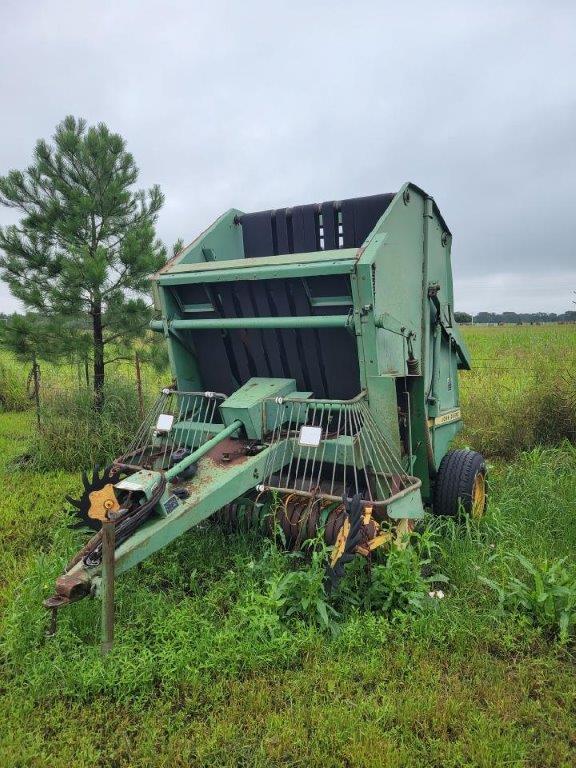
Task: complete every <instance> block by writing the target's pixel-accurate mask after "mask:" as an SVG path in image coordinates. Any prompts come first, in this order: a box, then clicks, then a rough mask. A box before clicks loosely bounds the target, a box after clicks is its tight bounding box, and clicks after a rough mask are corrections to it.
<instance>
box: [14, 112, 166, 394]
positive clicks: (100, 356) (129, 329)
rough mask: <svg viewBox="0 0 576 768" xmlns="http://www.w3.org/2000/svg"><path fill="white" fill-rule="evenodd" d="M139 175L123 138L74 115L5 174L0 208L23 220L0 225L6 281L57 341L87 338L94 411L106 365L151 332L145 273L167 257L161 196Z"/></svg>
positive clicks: (66, 342) (64, 344)
mask: <svg viewBox="0 0 576 768" xmlns="http://www.w3.org/2000/svg"><path fill="white" fill-rule="evenodd" d="M137 179H138V168H137V166H136V164H135V162H134V158H133V157H132V155H131V154H130V153H129V152H128V151H127V150H126V142H125V141H124V139H123V138H122V137H121V136H119V135H118V134H116V133H111V132H110V130H109V129H108V128H107V127H106V125H104V124H103V123H99V124H98V125H97V126H92V127H88V126H87V125H86V121H85V120H82V119H76V118H74V117H70V116H69V117H67V118H66V119H65V120H64V121H63V122H62V123H60V124H59V125H58V126H57V128H56V132H55V134H54V136H53V142H52V143H49V142H47V141H45V140H40V141H38V142H37V144H36V148H35V151H34V160H33V163H32V165H30V166H29V167H28V168H26V170H24V171H17V170H13V171H10V173H8V175H7V176H4V177H0V203H2V204H3V205H5V206H8V207H10V208H14V209H16V210H18V211H20V212H21V213H22V214H23V217H22V219H21V220H20V223H19V224H18V225H13V226H8V227H5V228H0V249H1V250H2V251H3V255H1V256H0V267H1V268H2V272H1V275H2V278H3V279H4V280H6V281H7V283H8V285H9V286H10V290H11V292H12V294H13V295H14V296H15V297H16V298H18V299H20V301H22V303H23V304H24V306H25V307H26V309H29V310H32V311H36V312H37V313H39V315H40V316H42V317H43V318H45V319H46V320H47V321H48V322H49V323H50V326H51V328H55V327H56V328H57V329H58V335H59V340H56V341H55V343H56V344H57V345H60V346H61V347H62V348H66V347H67V348H70V346H71V345H72V346H73V345H74V344H75V342H76V341H77V342H78V344H79V345H80V343H82V342H83V340H85V337H86V334H87V333H88V334H89V336H90V338H91V357H92V363H93V372H94V376H93V384H94V401H95V406H96V407H97V408H98V409H100V408H101V406H102V402H103V391H104V376H105V367H106V365H107V364H108V363H110V362H112V361H113V360H114V359H117V358H118V355H119V354H121V353H119V352H118V350H119V349H120V350H121V349H122V348H125V347H126V346H129V345H130V344H131V341H132V340H133V339H134V338H135V337H136V336H138V335H140V334H141V333H142V330H143V329H144V328H145V327H146V325H147V323H148V320H149V318H150V307H149V301H148V299H147V295H146V294H147V293H148V289H149V281H148V277H149V275H150V274H151V273H153V272H155V271H156V270H157V269H159V268H160V266H161V265H162V264H163V263H164V261H165V258H166V254H165V250H164V248H163V246H162V244H161V243H160V241H159V240H158V239H157V238H156V233H155V224H156V221H157V216H158V212H159V210H160V208H161V207H162V204H163V202H164V197H163V195H162V193H161V191H160V188H159V187H158V186H153V187H152V188H151V189H149V190H147V191H143V190H137V189H135V187H134V185H135V184H136V181H137ZM109 350H114V351H112V352H109Z"/></svg>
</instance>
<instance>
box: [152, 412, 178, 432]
mask: <svg viewBox="0 0 576 768" xmlns="http://www.w3.org/2000/svg"><path fill="white" fill-rule="evenodd" d="M173 423H174V416H172V414H171V413H161V414H160V416H158V421H157V422H156V432H170V430H171V429H172V424H173Z"/></svg>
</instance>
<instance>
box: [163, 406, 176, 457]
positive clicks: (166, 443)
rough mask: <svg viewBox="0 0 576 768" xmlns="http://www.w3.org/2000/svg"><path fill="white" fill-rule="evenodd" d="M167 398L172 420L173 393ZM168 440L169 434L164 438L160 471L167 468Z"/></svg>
mask: <svg viewBox="0 0 576 768" xmlns="http://www.w3.org/2000/svg"><path fill="white" fill-rule="evenodd" d="M169 397H170V415H171V416H172V418H174V415H175V414H174V398H175V395H174V393H173V392H171V393H170V395H169ZM169 438H170V433H168V434H167V435H166V436H165V438H164V455H163V456H162V463H161V465H160V466H161V467H162V469H166V468H167V467H166V454H167V453H168V445H169V442H170V440H169Z"/></svg>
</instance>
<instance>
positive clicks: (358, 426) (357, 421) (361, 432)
mask: <svg viewBox="0 0 576 768" xmlns="http://www.w3.org/2000/svg"><path fill="white" fill-rule="evenodd" d="M353 414H354V423H355V425H356V432H357V434H358V450H359V453H360V458H361V461H362V470H363V472H364V480H365V482H366V493H367V495H368V498H369V500H370V501H373V500H374V499H373V498H372V488H371V486H370V480H369V478H368V466H367V456H364V451H363V450H362V441H363V440H364V439H365V435H364V428H363V427H364V425H363V424H361V423H360V422H361V419H360V412H359V410H358V409H357V408H354V409H353ZM368 455H369V454H368Z"/></svg>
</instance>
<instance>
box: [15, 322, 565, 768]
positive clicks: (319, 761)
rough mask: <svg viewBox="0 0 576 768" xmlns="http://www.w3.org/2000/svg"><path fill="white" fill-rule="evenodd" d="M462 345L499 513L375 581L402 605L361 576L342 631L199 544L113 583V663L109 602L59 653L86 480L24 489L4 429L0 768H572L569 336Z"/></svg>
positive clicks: (254, 564)
mask: <svg viewBox="0 0 576 768" xmlns="http://www.w3.org/2000/svg"><path fill="white" fill-rule="evenodd" d="M466 335H467V340H468V342H469V345H470V347H471V351H472V353H473V356H474V358H475V361H476V365H477V367H476V368H475V370H474V371H472V372H469V373H464V374H463V375H462V377H461V391H462V399H463V408H464V418H465V420H466V423H467V429H466V431H465V433H464V434H463V436H462V437H461V442H462V443H463V444H470V445H473V446H474V447H475V448H478V449H481V450H484V451H485V452H486V454H487V455H488V456H489V457H490V462H491V464H492V500H491V505H490V510H489V513H488V515H487V516H486V517H485V519H484V520H482V521H481V522H480V523H478V524H468V525H466V524H464V523H462V524H454V523H451V522H447V523H446V522H443V521H438V520H430V521H428V523H427V528H426V531H425V532H424V533H423V535H422V538H421V540H420V542H419V543H418V542H417V543H416V545H415V548H414V550H407V554H405V555H400V556H399V557H398V558H396V559H393V558H391V559H390V561H389V562H388V563H387V564H385V563H384V562H381V564H380V565H379V566H378V567H377V569H376V575H375V576H374V581H375V582H376V584H377V583H378V579H381V584H384V585H385V586H386V588H387V590H388V592H387V594H388V595H389V596H390V595H391V596H392V598H393V599H392V602H391V603H390V602H388V603H384V602H382V601H381V602H378V599H377V594H376V591H375V590H374V586H373V585H372V586H369V585H368V582H367V576H366V574H365V572H364V570H363V568H361V567H353V568H351V569H350V573H349V574H348V575H347V577H346V579H345V581H344V583H343V585H342V590H341V592H340V594H339V595H337V596H336V598H335V600H334V604H333V607H334V609H335V610H336V611H337V613H338V615H337V616H336V617H335V618H334V619H333V620H332V621H331V622H330V628H329V629H328V630H327V629H325V628H324V627H323V626H322V622H321V621H319V620H318V616H317V614H316V613H315V612H311V613H309V614H308V613H306V612H303V611H301V610H300V611H295V613H294V614H293V615H292V616H291V617H288V618H287V617H286V615H285V613H286V612H285V610H284V607H283V605H282V601H281V600H280V599H279V597H278V595H279V591H278V588H279V586H278V585H279V584H282V583H283V581H282V580H283V579H284V578H285V577H286V575H287V574H291V573H292V569H291V562H290V561H289V560H288V559H287V558H286V556H284V555H282V554H281V553H279V552H278V550H277V549H276V548H275V547H274V546H272V545H271V544H270V543H269V542H266V541H263V540H262V539H259V538H255V537H252V536H250V535H247V534H246V535H239V534H237V535H231V534H226V533H224V532H222V531H220V530H219V529H218V528H216V527H214V526H212V525H206V526H204V527H202V528H198V529H195V530H194V531H192V532H191V533H189V534H187V535H186V536H184V537H182V538H181V539H180V540H178V541H176V542H175V543H174V544H173V545H171V546H170V547H169V548H167V549H166V550H165V551H163V552H161V553H159V554H157V555H156V556H154V557H153V558H151V559H150V560H149V561H147V562H145V563H143V564H142V565H141V566H140V567H138V568H136V569H134V570H133V571H132V572H130V573H128V574H126V575H125V576H123V577H122V578H121V579H120V580H119V582H118V588H117V598H118V602H117V644H116V647H115V649H114V652H113V653H112V654H111V655H110V656H109V657H107V658H106V660H102V659H101V657H100V654H99V646H98V642H97V641H98V622H99V605H98V603H97V602H95V601H84V602H82V603H79V604H78V605H76V606H73V607H72V608H71V609H69V610H67V611H63V612H62V615H61V619H60V627H59V632H58V634H57V636H56V637H55V638H53V639H49V640H48V639H45V638H44V629H45V626H46V616H45V611H44V609H43V608H42V606H41V602H42V599H43V598H44V597H45V596H46V595H47V594H49V593H50V590H51V588H52V585H53V580H54V578H55V577H56V576H57V575H58V574H59V573H60V571H61V569H62V566H63V564H64V563H65V562H66V560H67V557H68V556H69V555H70V553H71V552H72V551H73V550H74V549H75V547H77V545H78V543H79V541H80V537H79V534H78V533H76V532H71V531H70V530H69V529H68V528H67V526H66V522H67V520H66V515H65V514H64V513H63V512H62V506H63V504H62V499H63V495H64V494H65V493H77V492H78V484H79V481H78V475H77V473H76V472H63V471H59V470H54V471H50V472H41V473H40V472H37V471H33V470H32V469H28V470H26V471H23V470H17V469H15V468H14V465H13V464H12V463H11V462H12V460H13V459H14V457H16V456H18V455H20V454H22V453H23V452H25V451H26V450H27V447H28V444H29V435H30V432H31V430H32V428H33V423H34V416H33V414H32V413H31V412H30V411H29V410H23V411H21V412H14V411H9V412H4V413H2V414H0V461H1V463H2V467H1V469H0V472H1V478H2V490H3V493H2V496H1V497H0V664H1V670H0V766H2V768H4V766H5V767H6V768H17V767H18V768H20V767H22V768H23V767H24V766H26V768H28V766H33V767H34V768H40V766H42V767H44V766H46V768H48V767H50V768H59V767H60V766H63V767H64V766H66V768H68V766H72V765H74V766H91V768H94V767H95V766H97V767H98V768H100V766H101V767H102V768H120V767H122V768H124V767H126V768H128V766H130V767H136V766H138V767H140V766H142V767H144V766H166V767H169V766H170V767H171V766H218V767H220V766H222V767H224V766H230V767H232V766H245V767H246V768H248V766H251V767H252V766H254V767H255V766H261V767H262V768H265V767H266V766H310V767H311V768H313V767H316V766H318V767H320V766H322V768H332V767H334V768H340V767H348V768H350V767H352V766H354V767H356V766H358V767H360V766H367V767H368V766H374V767H380V766H382V767H386V766H423V767H426V768H463V767H464V766H467V767H468V766H470V767H471V766H483V767H485V768H492V767H493V766H517V767H520V766H522V767H524V766H533V768H543V767H544V766H550V767H551V768H552V767H554V768H557V767H566V768H568V766H573V765H575V764H576V667H575V664H574V662H575V646H574V640H573V632H574V625H573V623H574V620H575V619H576V570H575V563H574V551H575V548H576V504H575V499H576V448H575V447H574V442H576V435H575V429H576V426H575V425H576V400H575V398H576V395H575V382H574V370H576V368H575V363H576V328H575V327H574V326H572V327H569V326H550V327H547V326H539V327H519V328H515V327H502V328H469V329H466ZM16 373H17V375H22V377H23V378H25V375H24V374H19V373H18V372H16ZM152 379H153V377H150V381H152ZM15 389H16V390H17V387H15ZM424 560H427V561H431V562H428V563H427V568H428V569H431V570H432V571H433V572H434V573H435V574H441V575H442V576H443V577H445V579H446V580H447V581H446V582H439V583H441V584H442V589H443V590H444V592H445V593H446V597H445V598H444V599H443V600H432V599H429V598H428V597H427V589H428V585H426V584H425V583H422V579H421V576H420V570H421V564H422V561H424ZM298 573H300V574H302V576H301V577H299V578H301V579H302V580H301V582H300V583H299V586H300V587H305V588H308V589H312V588H313V587H312V585H311V582H312V579H311V578H309V577H310V575H312V576H313V573H312V568H310V569H302V568H301V569H299V571H298ZM438 578H440V577H438ZM514 580H516V581H514ZM518 585H519V586H518ZM367 595H368V596H369V595H372V598H371V599H370V600H368V599H366V596H367ZM284 597H285V598H286V599H288V598H289V597H290V595H288V596H286V594H284Z"/></svg>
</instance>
